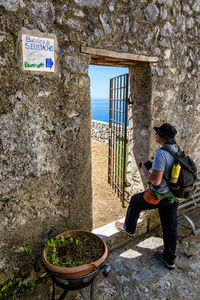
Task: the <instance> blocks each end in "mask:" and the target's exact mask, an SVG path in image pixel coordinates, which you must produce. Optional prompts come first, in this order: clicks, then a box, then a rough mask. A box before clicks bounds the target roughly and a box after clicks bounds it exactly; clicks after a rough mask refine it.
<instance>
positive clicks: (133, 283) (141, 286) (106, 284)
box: [95, 233, 200, 300]
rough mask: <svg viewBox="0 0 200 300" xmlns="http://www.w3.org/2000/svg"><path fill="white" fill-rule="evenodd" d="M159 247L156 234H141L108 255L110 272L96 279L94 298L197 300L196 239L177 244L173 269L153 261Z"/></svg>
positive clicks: (199, 244) (199, 258) (199, 260)
mask: <svg viewBox="0 0 200 300" xmlns="http://www.w3.org/2000/svg"><path fill="white" fill-rule="evenodd" d="M162 244H163V243H162V239H161V238H160V237H159V235H158V234H157V233H151V234H145V235H143V236H141V237H139V238H136V239H133V240H132V241H130V242H129V243H128V244H127V245H125V246H123V247H120V248H118V249H115V250H114V251H113V252H112V253H110V255H109V259H108V262H107V263H108V264H110V266H111V268H112V269H111V272H110V274H109V276H108V277H103V276H101V278H98V281H97V295H98V296H97V297H96V298H95V299H102V300H111V299H112V300H114V299H115V300H117V299H120V300H125V299H126V300H145V299H148V300H157V299H162V300H168V299H170V300H175V299H188V300H189V299H191V300H199V299H200V287H199V278H200V237H194V236H191V237H190V238H188V239H184V240H183V241H182V244H179V243H178V249H177V258H176V268H175V269H174V270H169V269H167V268H166V267H164V266H163V264H162V263H161V262H159V261H157V259H156V258H155V251H156V250H157V249H162Z"/></svg>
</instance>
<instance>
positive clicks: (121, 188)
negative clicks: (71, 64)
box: [108, 74, 129, 207]
mask: <svg viewBox="0 0 200 300" xmlns="http://www.w3.org/2000/svg"><path fill="white" fill-rule="evenodd" d="M128 87H129V75H128V74H124V75H121V76H118V77H114V78H112V79H110V107H109V151H108V183H109V184H110V185H111V187H112V189H113V191H114V192H115V194H116V195H117V196H118V197H119V198H120V200H121V202H122V206H123V207H124V202H125V183H126V169H127V155H128V138H127V121H128V102H129V98H128V90H129V89H128Z"/></svg>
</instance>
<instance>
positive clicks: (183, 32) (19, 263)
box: [0, 0, 200, 283]
mask: <svg viewBox="0 0 200 300" xmlns="http://www.w3.org/2000/svg"><path fill="white" fill-rule="evenodd" d="M199 13H200V1H199V0H188V1H178V0H173V1H172V0H155V1H147V0H140V1H137V0H136V1H133V0H123V1H121V0H111V1H108V0H70V1H66V0H65V1H64V0H62V1H56V0H40V1H36V0H31V1H30V0H15V1H14V0H7V1H4V0H0V17H1V18H0V19H1V28H0V30H1V31H0V70H1V81H0V83H1V91H0V93H1V94H0V99H1V102H0V129H1V131H0V137H1V139H2V146H1V147H0V155H1V175H0V178H1V188H0V193H1V198H5V197H6V198H7V199H9V200H10V201H9V202H7V203H3V202H2V203H1V218H0V227H1V233H0V234H1V236H0V257H1V259H0V283H1V282H3V281H5V280H6V279H7V278H8V277H10V276H11V277H12V276H13V274H14V273H17V272H20V271H22V270H23V269H24V268H25V266H26V265H27V266H30V261H31V259H30V257H26V256H25V255H24V254H23V247H24V246H28V247H29V248H31V249H32V251H33V255H32V256H34V255H35V254H36V253H37V252H38V250H40V247H41V242H42V240H43V239H44V238H46V237H48V236H49V235H50V234H51V233H53V234H55V233H58V232H59V231H61V230H62V231H63V230H65V229H74V228H78V227H79V228H80V227H81V228H85V229H91V228H92V215H91V207H92V205H91V200H92V199H91V197H92V196H91V171H90V169H91V166H90V164H91V159H90V123H91V120H90V90H89V77H88V67H89V64H90V57H89V55H85V54H81V53H80V46H82V45H83V46H90V47H96V48H102V49H107V50H113V51H116V52H127V53H133V54H141V55H147V56H157V57H158V58H159V62H158V63H157V65H154V66H152V65H148V66H147V65H146V64H145V65H144V66H145V68H148V72H147V73H148V74H147V75H146V77H147V78H148V79H147V80H146V81H145V82H143V81H142V82H141V85H140V86H139V87H138V84H139V81H140V80H139V79H140V78H141V80H143V79H142V77H140V76H141V74H142V73H143V72H144V71H143V68H142V64H140V65H138V66H135V67H133V70H132V71H133V76H135V79H134V82H136V85H135V86H134V84H133V87H132V96H133V100H134V95H136V96H137V98H136V100H135V101H134V105H133V110H132V112H133V124H134V128H135V132H133V136H132V146H133V148H134V147H135V148H134V153H135V155H136V156H137V157H136V158H138V159H140V158H144V159H147V158H148V156H149V154H151V153H152V151H153V150H154V149H155V147H156V146H155V142H154V138H153V137H152V136H151V135H150V137H149V133H150V128H151V127H152V126H153V125H155V124H156V125H160V124H161V123H162V122H166V121H169V122H171V123H172V124H174V125H176V126H177V129H178V131H179V135H178V141H179V142H180V143H181V145H182V146H183V147H185V148H186V150H188V151H189V152H190V153H193V157H194V158H195V159H196V161H198V162H199V163H200V155H199V154H200V153H199V152H200V147H199V127H200V118H199V113H200V97H199V96H200V91H199V79H198V77H199V71H200V57H199V27H200V14H199ZM22 28H24V29H28V30H30V32H31V33H36V32H38V34H39V33H40V32H41V33H43V34H47V35H48V34H54V35H55V36H56V37H57V41H58V49H57V55H58V71H57V73H56V74H55V75H54V76H47V74H34V73H32V72H22V71H21V67H20V65H19V53H18V44H19V40H18V35H19V33H20V31H21V30H22ZM134 69H135V70H134ZM134 71H135V75H134ZM150 78H151V80H150ZM150 81H151V82H150ZM142 84H143V86H142ZM143 87H144V89H145V90H146V91H147V93H148V95H147V96H145V99H139V98H141V97H139V95H137V91H138V90H139V91H141V90H142V88H143ZM149 89H150V90H149ZM143 95H144V94H143ZM144 112H145V114H144ZM147 112H148V113H147ZM143 139H146V140H145V143H144V142H141V143H140V141H142V140H143ZM140 145H142V147H143V146H144V145H145V147H147V148H148V149H142V148H141V147H140ZM136 149H137V151H136ZM140 151H141V153H140ZM27 268H28V267H27Z"/></svg>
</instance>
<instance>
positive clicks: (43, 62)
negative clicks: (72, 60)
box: [22, 33, 56, 72]
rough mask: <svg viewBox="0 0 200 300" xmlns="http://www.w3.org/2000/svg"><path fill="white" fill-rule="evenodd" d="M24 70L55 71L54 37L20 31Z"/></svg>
mask: <svg viewBox="0 0 200 300" xmlns="http://www.w3.org/2000/svg"><path fill="white" fill-rule="evenodd" d="M22 64H23V70H24V71H38V72H55V71H56V67H55V39H54V38H46V37H40V36H34V35H28V34H23V33H22Z"/></svg>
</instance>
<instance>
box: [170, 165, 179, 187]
mask: <svg viewBox="0 0 200 300" xmlns="http://www.w3.org/2000/svg"><path fill="white" fill-rule="evenodd" d="M180 171H181V166H180V165H179V164H176V163H175V164H174V165H173V167H172V173H171V178H170V182H171V183H177V181H178V178H179V174H180Z"/></svg>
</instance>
